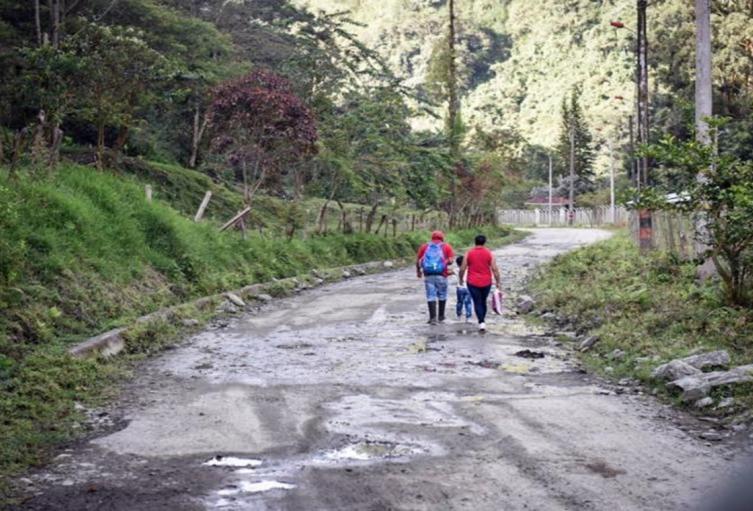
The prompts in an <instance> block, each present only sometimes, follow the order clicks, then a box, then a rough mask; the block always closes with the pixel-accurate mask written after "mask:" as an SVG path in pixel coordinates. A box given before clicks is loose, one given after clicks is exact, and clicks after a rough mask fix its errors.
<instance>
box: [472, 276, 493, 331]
mask: <svg viewBox="0 0 753 511" xmlns="http://www.w3.org/2000/svg"><path fill="white" fill-rule="evenodd" d="M491 290H492V286H485V287H476V286H472V285H470V284H468V292H469V293H471V299H472V300H473V309H474V310H475V311H476V317H477V318H478V322H479V323H483V322H484V321H486V300H487V299H488V298H489V291H491Z"/></svg>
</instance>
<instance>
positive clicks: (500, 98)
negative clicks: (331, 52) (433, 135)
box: [299, 0, 635, 146]
mask: <svg viewBox="0 0 753 511" xmlns="http://www.w3.org/2000/svg"><path fill="white" fill-rule="evenodd" d="M299 2H300V3H301V4H302V5H305V6H307V7H308V8H310V9H313V10H317V9H320V10H324V11H326V12H337V11H343V10H349V11H351V12H352V17H353V19H355V20H356V21H358V22H360V23H363V25H364V26H362V27H357V28H356V32H357V35H358V36H359V37H360V38H361V40H362V41H363V42H364V43H366V44H367V45H369V46H370V47H372V48H375V49H377V50H378V51H380V52H381V54H382V55H383V56H384V57H385V58H386V59H387V60H388V61H389V63H390V64H391V66H392V68H393V69H394V70H395V71H396V72H397V73H398V74H399V75H400V76H401V77H403V78H404V79H405V80H406V82H407V83H408V84H410V85H411V86H413V87H414V88H416V89H417V90H419V91H423V90H424V89H425V84H426V82H427V79H428V74H429V69H430V61H431V56H432V52H433V49H434V47H435V46H436V45H438V44H439V43H440V42H441V40H442V38H443V37H445V26H446V19H447V2H446V1H445V0H381V1H373V0H299ZM456 5H457V7H458V10H459V16H458V17H459V20H460V38H461V40H462V48H461V51H460V56H461V60H462V69H461V71H462V72H463V75H464V82H465V83H464V85H465V93H464V97H463V106H464V118H465V119H466V121H467V122H469V123H478V124H480V125H482V126H488V127H490V126H504V127H515V128H517V129H518V130H519V131H520V132H521V134H523V135H524V136H525V137H526V138H527V139H528V140H529V141H531V142H532V143H536V144H541V145H545V146H551V145H553V144H554V143H555V140H556V138H557V134H558V130H559V122H560V104H561V102H562V97H563V96H564V95H565V94H566V93H567V92H568V91H569V90H570V88H571V87H572V86H574V85H575V84H582V86H583V102H584V107H585V109H586V112H587V115H588V118H589V120H590V121H591V124H592V126H593V127H594V128H595V129H598V130H601V132H602V135H606V134H607V133H608V132H612V131H614V130H616V129H617V127H618V125H619V123H620V122H623V124H624V123H626V120H625V117H626V115H627V112H629V111H630V108H631V105H632V98H633V93H634V86H633V82H632V80H633V78H632V77H633V64H632V62H633V53H632V51H631V50H630V48H631V47H632V45H633V42H632V35H631V33H630V32H629V31H627V30H619V31H618V30H616V29H614V28H612V27H610V25H609V21H610V20H613V19H620V18H621V17H623V16H624V17H625V18H626V19H625V21H626V23H629V22H631V21H632V18H633V17H634V10H635V3H634V2H632V1H629V0H615V1H609V0H604V1H594V0H567V1H565V0H536V1H531V0H456ZM615 96H621V97H624V98H625V99H624V100H623V101H619V100H615V99H614V97H615ZM432 122H433V123H436V122H437V121H436V120H434V121H432V120H430V119H429V118H427V119H423V120H422V121H421V122H420V123H419V125H424V126H425V125H427V124H429V123H432Z"/></svg>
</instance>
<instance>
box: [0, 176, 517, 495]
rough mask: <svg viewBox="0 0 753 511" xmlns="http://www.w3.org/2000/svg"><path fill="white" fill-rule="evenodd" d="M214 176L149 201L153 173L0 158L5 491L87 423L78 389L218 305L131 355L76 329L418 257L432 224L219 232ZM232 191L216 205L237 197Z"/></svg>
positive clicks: (97, 383) (161, 329)
mask: <svg viewBox="0 0 753 511" xmlns="http://www.w3.org/2000/svg"><path fill="white" fill-rule="evenodd" d="M167 170H171V169H167ZM169 174H170V172H167V171H166V175H169ZM189 177H190V178H191V179H193V176H192V175H189ZM177 179H179V178H177ZM204 184H207V183H203V184H201V186H197V187H195V189H193V191H189V192H186V194H187V195H189V196H190V197H191V198H190V199H185V200H184V199H182V197H183V195H182V193H183V191H181V190H182V189H181V188H180V187H176V188H174V189H175V190H176V191H175V196H167V197H164V199H165V200H164V201H163V200H161V197H160V196H159V195H156V196H155V200H154V201H153V202H152V203H149V202H147V201H146V199H145V197H144V191H143V185H144V181H141V180H140V179H138V178H137V177H135V176H133V175H123V174H119V173H113V172H100V171H97V170H94V169H92V168H89V167H84V166H79V165H73V164H66V165H63V166H61V168H60V169H59V170H57V171H56V172H55V174H54V175H52V176H51V177H49V178H33V177H31V176H29V175H25V174H21V175H20V176H18V177H17V179H15V180H13V181H9V179H8V178H7V177H6V173H5V172H2V171H0V310H2V314H1V315H0V438H2V442H0V502H1V501H2V498H3V496H6V497H7V496H8V495H9V494H8V491H9V488H10V487H9V485H8V482H9V479H8V478H9V477H10V476H12V475H15V474H19V473H20V472H22V471H23V470H25V469H26V468H28V467H30V466H34V465H38V464H40V463H42V462H43V461H44V460H45V459H47V455H48V454H49V452H50V450H51V447H53V446H56V445H59V444H60V443H61V442H65V441H68V440H70V439H72V438H75V437H76V435H77V434H79V433H80V431H81V430H80V429H77V425H78V424H79V423H80V422H81V419H82V417H81V414H80V413H79V412H77V411H76V407H75V403H77V402H79V403H83V404H86V405H89V404H92V403H94V404H96V403H97V402H100V401H101V400H102V399H104V398H106V397H107V396H108V395H109V393H110V392H112V391H113V388H114V386H113V385H112V384H113V383H115V382H117V381H118V380H119V379H120V378H123V377H126V376H127V375H128V374H129V372H130V369H131V366H132V362H133V361H134V360H136V359H138V358H142V357H144V356H147V355H149V354H151V353H154V352H157V351H159V350H161V349H163V348H164V347H165V346H167V345H168V344H170V343H172V342H173V341H174V340H175V339H176V338H178V337H180V336H181V335H182V334H184V333H185V330H186V329H185V328H182V327H181V326H180V325H179V323H180V320H181V318H186V317H191V318H192V319H197V318H198V319H199V320H200V321H204V320H206V319H207V317H208V316H207V315H205V314H204V313H200V312H198V311H190V310H182V311H179V312H178V313H176V315H175V316H173V317H172V318H170V319H162V320H157V321H155V322H152V323H149V324H140V325H137V326H134V327H133V328H131V329H129V331H128V333H127V336H128V338H129V355H128V356H126V357H118V358H117V359H116V360H112V361H101V360H74V359H72V358H70V357H69V356H68V355H67V354H66V349H67V348H68V347H69V346H70V345H71V343H73V342H76V341H78V340H81V339H83V338H85V337H87V336H90V335H94V334H97V333H100V332H102V331H105V330H107V329H109V328H113V327H116V326H120V325H126V324H130V323H131V322H132V321H133V320H134V319H135V318H136V317H138V316H141V315H143V314H147V313H149V312H152V311H154V310H157V309H159V308H161V307H165V306H170V305H175V304H179V303H183V302H186V301H188V300H190V299H192V298H196V297H199V296H204V295H210V294H214V293H218V292H221V291H225V290H228V289H234V288H239V287H243V286H246V285H249V284H254V283H261V282H269V281H272V280H273V279H283V278H286V277H292V276H296V275H303V274H308V273H309V272H310V271H311V270H312V269H326V268H336V267H339V266H345V265H349V264H355V263H361V262H367V261H372V260H382V259H393V260H394V259H401V258H409V257H413V255H414V254H415V250H416V248H417V247H418V246H419V245H420V244H421V243H422V242H424V241H426V239H427V238H428V237H429V233H428V232H419V231H417V232H413V233H401V234H398V236H396V237H392V236H383V235H379V236H377V235H373V234H371V235H368V234H354V235H341V234H331V235H325V236H309V237H307V238H306V239H300V238H297V239H293V240H291V241H288V240H286V239H285V238H284V236H279V235H277V234H276V233H275V232H274V231H271V232H268V234H267V235H264V236H263V235H260V234H259V233H256V232H251V233H249V235H248V238H247V239H246V240H244V239H242V238H241V236H240V235H239V234H237V233H233V232H226V233H220V232H218V222H216V221H213V220H212V219H211V218H210V219H209V221H207V222H202V223H199V224H196V223H194V222H193V221H192V220H191V218H190V217H189V214H190V215H191V216H192V215H193V205H194V202H195V201H194V199H196V198H197V197H198V200H200V198H201V197H200V195H199V191H201V195H203V191H204V190H203V188H204ZM223 193H224V192H223ZM228 193H230V192H228ZM228 197H229V198H228V202H227V206H226V207H225V208H226V209H225V210H223V211H220V212H217V216H218V217H221V218H225V216H226V214H227V213H228V212H231V211H232V212H234V211H235V210H236V205H235V203H234V202H233V199H232V197H233V195H232V194H231V195H228ZM181 204H183V206H181ZM173 205H177V208H178V209H175V208H174V207H173ZM189 205H191V208H189ZM484 230H485V231H486V233H487V235H489V237H490V238H491V240H492V242H497V243H499V242H501V241H514V240H516V239H519V238H520V237H521V235H520V234H518V233H517V232H512V231H511V230H510V229H508V228H504V227H498V228H485V229H484ZM476 234H477V229H469V230H464V231H459V232H452V233H449V234H448V241H449V242H450V243H452V244H453V245H455V246H457V247H463V246H467V245H470V244H471V243H472V240H473V237H474V236H475V235H476ZM281 285H282V284H281ZM274 290H275V288H274V285H272V286H271V287H270V291H274ZM285 291H286V290H285V289H280V293H282V294H284V293H285Z"/></svg>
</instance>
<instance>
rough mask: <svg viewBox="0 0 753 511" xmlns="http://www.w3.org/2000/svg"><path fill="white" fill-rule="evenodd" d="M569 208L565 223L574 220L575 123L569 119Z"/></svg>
mask: <svg viewBox="0 0 753 511" xmlns="http://www.w3.org/2000/svg"><path fill="white" fill-rule="evenodd" d="M569 201H570V205H569V208H570V210H569V211H568V215H567V216H568V218H567V224H568V225H573V220H575V125H574V124H573V119H572V118H571V119H570V195H569Z"/></svg>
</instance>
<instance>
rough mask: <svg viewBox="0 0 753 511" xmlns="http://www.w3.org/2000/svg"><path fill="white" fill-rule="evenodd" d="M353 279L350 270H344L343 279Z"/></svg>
mask: <svg viewBox="0 0 753 511" xmlns="http://www.w3.org/2000/svg"><path fill="white" fill-rule="evenodd" d="M350 277H351V273H350V272H349V271H348V270H343V278H344V279H349V278H350Z"/></svg>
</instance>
